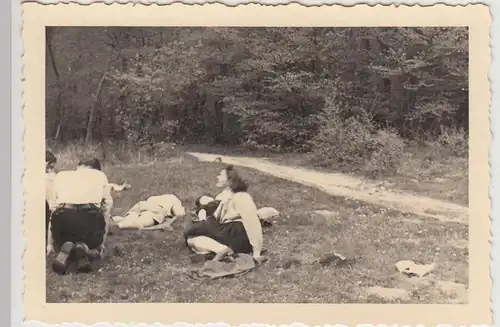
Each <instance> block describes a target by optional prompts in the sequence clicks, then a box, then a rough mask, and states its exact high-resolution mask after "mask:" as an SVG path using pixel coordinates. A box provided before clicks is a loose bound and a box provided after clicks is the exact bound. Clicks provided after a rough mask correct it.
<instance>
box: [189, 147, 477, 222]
mask: <svg viewBox="0 0 500 327" xmlns="http://www.w3.org/2000/svg"><path fill="white" fill-rule="evenodd" d="M188 154H190V155H192V156H194V157H196V158H197V159H198V160H200V161H205V162H213V161H215V159H216V158H217V157H220V158H221V159H222V162H224V163H227V164H233V165H236V166H243V167H248V168H252V169H255V170H259V171H262V172H264V173H268V174H270V175H273V176H276V177H280V178H283V179H287V180H290V181H294V182H297V183H301V184H303V185H307V186H312V187H316V188H319V189H321V190H322V191H324V192H326V193H329V194H332V195H336V196H344V197H349V198H352V199H356V200H360V201H364V202H367V203H372V204H376V205H378V206H384V207H387V208H391V209H395V210H398V211H402V212H410V213H413V214H416V215H419V216H423V217H429V218H434V219H438V220H441V221H445V222H457V223H461V224H465V225H467V224H468V220H469V209H468V208H467V207H464V206H461V205H458V204H454V203H449V202H445V201H441V200H437V199H432V198H429V197H425V196H419V195H413V194H410V193H407V192H402V191H389V190H383V189H382V190H381V189H379V188H378V187H377V185H376V184H375V183H373V182H370V181H367V180H363V179H360V178H355V177H352V176H349V175H345V174H339V173H323V172H317V171H314V170H309V169H305V168H298V167H290V166H284V165H278V164H275V163H271V162H269V161H267V160H265V159H258V158H250V157H233V156H223V155H217V154H205V153H196V152H188Z"/></svg>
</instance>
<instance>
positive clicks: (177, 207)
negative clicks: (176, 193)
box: [171, 203, 186, 217]
mask: <svg viewBox="0 0 500 327" xmlns="http://www.w3.org/2000/svg"><path fill="white" fill-rule="evenodd" d="M171 213H172V216H174V217H184V216H185V215H186V209H185V208H184V206H183V205H182V204H180V203H177V204H174V206H173V207H172V210H171Z"/></svg>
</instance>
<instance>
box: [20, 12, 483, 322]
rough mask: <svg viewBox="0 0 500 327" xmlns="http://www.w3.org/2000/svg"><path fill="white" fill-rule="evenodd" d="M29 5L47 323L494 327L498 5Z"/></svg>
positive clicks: (34, 202) (38, 240) (37, 238)
mask: <svg viewBox="0 0 500 327" xmlns="http://www.w3.org/2000/svg"><path fill="white" fill-rule="evenodd" d="M23 6H24V16H25V27H24V30H23V31H24V35H23V37H24V40H25V51H26V52H25V57H24V61H25V78H26V82H25V98H26V101H25V109H24V112H25V115H24V117H25V121H26V136H25V153H26V158H27V164H26V174H25V178H24V184H25V185H26V189H27V190H29V189H30V187H29V185H31V184H33V183H35V182H37V181H39V182H41V183H46V188H44V190H45V192H44V191H41V192H39V193H40V194H34V192H33V191H31V192H26V206H27V210H26V215H25V218H24V219H25V220H24V222H25V230H26V232H25V237H26V238H27V240H28V242H27V244H28V247H27V250H26V254H25V269H26V292H25V299H26V301H27V304H26V306H27V314H28V316H29V319H34V320H40V321H43V322H47V323H50V322H64V321H78V322H84V323H94V322H100V321H110V322H113V321H120V322H128V321H132V320H133V321H140V322H149V323H153V322H162V323H174V322H180V321H185V322H208V321H211V322H215V321H221V322H228V323H232V324H236V323H250V322H264V323H280V324H283V323H291V322H294V321H300V322H304V323H307V324H320V323H321V324H324V323H331V322H332V319H337V318H338V319H339V320H338V321H335V322H336V323H337V322H338V323H350V324H352V323H361V322H362V321H363V322H370V323H372V322H373V323H391V322H397V323H402V322H408V321H411V322H414V323H423V324H425V323H442V322H446V323H461V324H466V323H475V324H477V323H488V322H489V321H490V312H489V289H490V284H491V282H490V280H489V255H488V253H489V243H488V239H489V227H488V226H489V217H488V213H489V202H488V196H487V195H488V193H487V192H488V181H489V179H488V166H487V163H488V161H487V155H488V147H489V141H488V140H489V137H490V133H489V131H488V130H487V129H485V126H487V124H488V122H489V120H488V104H489V84H488V82H487V72H488V69H489V60H490V59H489V58H490V55H489V52H488V48H487V47H488V42H489V37H488V31H489V23H488V22H489V14H488V10H487V7H484V6H467V7H451V6H443V5H439V6H432V7H426V8H423V7H418V6H417V7H398V8H395V7H384V6H376V7H368V6H355V7H351V8H347V7H341V6H336V7H325V9H326V11H325V12H330V13H331V16H329V15H326V14H325V15H319V16H314V15H313V14H312V13H313V12H315V10H317V9H315V8H306V7H302V6H298V5H290V6H287V7H282V8H280V10H282V11H281V13H282V16H278V17H277V16H273V14H272V13H276V10H277V8H274V7H256V6H248V7H246V9H245V10H244V11H243V10H241V9H239V8H240V7H236V8H229V7H225V6H222V5H204V6H201V7H189V6H185V5H180V4H177V5H171V6H165V7H157V8H156V9H157V10H160V11H164V12H165V13H167V14H166V15H172V16H169V17H171V18H172V19H171V20H170V21H169V23H168V25H166V24H165V20H164V18H162V17H160V16H159V15H158V14H152V13H153V12H152V11H151V10H150V9H148V8H149V7H146V6H139V7H134V8H132V7H130V6H126V5H112V6H101V5H91V6H89V7H83V6H78V5H74V4H71V5H57V6H47V7H45V6H40V5H38V4H35V3H26V4H24V5H23ZM327 8H328V9H327ZM172 10H173V11H175V10H177V11H178V12H179V13H184V14H188V13H189V14H190V15H191V16H192V17H191V18H190V19H187V18H186V19H184V20H182V19H179V18H177V19H175V18H174V16H173V14H172ZM36 12H40V13H43V15H42V16H41V17H44V18H43V19H42V20H41V21H40V20H38V21H36V22H35V21H34V20H32V19H29V17H35V16H34V15H35V13H36ZM63 12H64V13H66V12H67V13H70V12H72V13H74V14H78V16H79V17H80V18H78V19H75V20H73V21H71V22H70V21H69V20H67V19H66V18H64V15H62V13H63ZM437 12H449V13H450V15H448V16H447V17H449V18H447V19H438V16H437V14H436V13H437ZM106 13H107V15H106ZM111 13H113V15H111ZM141 13H142V14H143V15H145V14H146V13H147V14H148V15H149V14H151V15H150V16H148V17H149V19H148V20H145V19H144V18H143V17H144V16H141ZM216 13H217V14H216ZM306 13H307V16H305V17H310V19H311V21H310V22H307V23H306V22H303V23H301V26H297V24H296V23H294V22H293V19H292V17H296V15H305V14H306ZM339 13H343V15H344V16H345V15H347V14H349V15H351V17H353V16H352V15H355V16H356V19H355V22H354V21H349V24H347V23H346V21H345V19H344V18H342V14H339ZM369 13H371V14H370V15H369ZM376 14H378V16H377V15H376ZM127 15H128V16H127ZM157 15H158V16H157ZM213 15H217V18H215V16H213ZM294 15H295V16H294ZM364 15H366V16H364ZM127 17H128V20H127V19H126V18H127ZM175 17H179V16H175ZM183 17H186V16H183ZM194 17H203V19H200V20H196V19H195V18H194ZM207 17H210V19H208V18H207ZM236 17H239V20H235V19H236ZM312 17H316V18H312ZM374 17H378V18H374ZM381 17H386V20H385V21H384V20H381V19H380V18H381ZM389 17H390V19H389ZM362 18H363V19H362ZM141 19H143V20H144V21H141ZM207 19H208V21H207ZM132 21H133V23H132ZM127 22H128V23H127ZM388 22H390V24H388ZM479 49H481V50H482V51H478V50H479ZM37 51H43V52H44V53H45V56H44V57H43V58H38V57H37V56H34V55H33V52H37ZM43 85H45V86H43ZM40 90H44V92H41V91H40ZM28 99H32V100H31V101H29V100H28ZM35 103H36V105H34V104H35ZM37 106H38V107H40V108H43V107H44V108H45V110H42V109H39V108H37ZM472 108H474V109H472ZM40 119H41V120H40ZM37 122H39V123H41V124H42V125H41V126H45V127H44V128H39V125H38V124H35V123H37ZM42 139H43V140H44V141H43V144H42V143H41V142H42V141H41V140H42ZM43 149H45V152H46V171H45V175H42V170H41V168H40V166H43V163H42V152H43V151H44V150H43ZM35 167H39V168H35ZM44 176H45V177H44ZM33 185H34V184H33ZM31 189H33V188H31ZM40 190H41V189H40ZM43 198H45V206H46V219H45V224H46V226H45V229H46V231H45V232H43V227H41V225H42V223H41V220H40V219H38V218H36V217H39V216H40V214H39V211H40V210H42V205H43V200H44V199H43ZM30 243H31V244H35V245H34V247H33V245H31V247H30V246H29V244H30ZM37 245H40V246H39V249H38V250H37V247H38V246H37ZM42 248H43V249H45V251H42V250H41V249H42ZM35 262H36V264H35ZM42 268H43V269H42ZM28 302H30V303H28ZM61 303H67V304H66V305H69V307H68V308H75V310H77V311H72V309H71V310H69V311H65V312H59V310H58V309H57V308H58V307H59V306H60V305H61ZM68 303H69V304H68ZM104 303H107V304H106V306H109V305H111V307H109V308H115V306H116V310H117V311H121V312H123V311H126V313H125V317H124V316H123V315H121V316H114V314H113V311H114V309H113V310H105V309H101V306H102V305H103V304H104ZM110 303H112V304H110ZM132 303H133V304H134V305H133V306H132V307H130V309H125V307H124V306H127V308H128V306H129V305H132ZM186 303H191V305H196V308H197V309H196V310H198V308H199V310H198V311H199V312H200V313H202V316H203V312H204V310H209V311H210V312H214V311H213V309H210V308H215V307H214V306H217V308H220V309H221V310H224V311H227V310H230V311H232V312H234V314H235V315H234V318H233V317H231V315H229V316H226V315H215V316H214V315H213V313H212V314H211V315H209V316H205V317H210V318H203V319H202V320H201V321H200V320H192V319H195V317H191V316H190V315H189V314H186V315H183V313H182V312H184V310H186V311H185V312H186V313H187V312H188V311H189V309H187V308H186V309H185V307H184V306H185V304H186ZM373 304H383V305H384V307H385V308H387V311H386V313H387V314H386V315H384V316H381V317H377V314H378V312H379V311H380V309H376V307H374V306H373ZM421 304H425V305H426V306H425V307H427V308H428V309H430V310H431V311H432V310H435V314H433V316H432V317H431V316H430V315H424V314H423V307H422V306H417V305H421ZM137 306H140V307H137ZM159 306H161V307H162V308H163V307H164V308H165V309H159V308H160V307H159ZM277 306H279V308H281V309H280V311H283V312H281V313H279V312H276V310H275V309H273V308H277ZM120 307H122V309H119V308H120ZM77 308H79V309H77ZM91 308H92V309H91ZM102 308H104V307H102ZM139 308H140V309H139ZM154 308H156V309H154ZM230 308H233V309H230ZM53 310H57V312H58V313H57V314H56V315H55V316H54V314H50V312H56V311H53ZM87 310H91V311H92V312H93V315H90V316H88V317H86V316H84V315H83V312H86V311H87ZM151 310H152V311H151ZM156 310H159V311H158V312H160V313H161V311H162V310H169V311H171V312H172V315H169V316H168V317H162V316H161V315H158V316H156V314H155V313H154V312H156ZM218 310H219V309H216V310H215V312H217V311H218ZM239 310H242V312H245V314H242V315H239V314H237V312H238V311H239ZM421 310H422V311H421ZM285 311H286V312H288V313H287V314H285V313H284V312H285ZM320 311H321V312H326V311H328V312H332V314H327V315H326V316H325V318H321V317H319V315H318V313H319V312H320ZM78 312H80V313H78ZM89 312H90V311H89ZM207 312H208V311H207ZM256 312H262V313H265V312H268V313H269V318H267V316H266V320H265V321H264V320H262V319H259V320H258V321H255V320H254V319H255V316H252V314H254V313H256ZM354 312H358V313H357V314H355V313H354ZM359 312H366V315H364V316H365V317H368V318H369V319H368V321H367V320H365V319H363V320H360V319H361V317H359ZM323 316H324V315H323ZM434 317H436V318H434ZM206 319H208V320H206Z"/></svg>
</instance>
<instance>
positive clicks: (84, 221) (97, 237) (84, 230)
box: [51, 205, 106, 249]
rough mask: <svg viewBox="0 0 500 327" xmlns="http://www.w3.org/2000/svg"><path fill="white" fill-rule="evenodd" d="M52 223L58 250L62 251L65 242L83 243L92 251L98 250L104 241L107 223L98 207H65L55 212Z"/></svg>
mask: <svg viewBox="0 0 500 327" xmlns="http://www.w3.org/2000/svg"><path fill="white" fill-rule="evenodd" d="M51 221H52V223H51V232H52V239H53V241H54V247H55V248H56V249H60V248H61V246H62V245H63V244H64V243H65V242H72V243H78V242H81V243H85V244H87V246H88V247H89V248H90V249H96V248H98V247H99V246H100V245H102V243H103V241H104V234H105V228H106V222H105V220H104V215H103V213H102V211H101V210H100V208H98V207H96V206H93V205H82V206H80V207H78V206H77V207H64V206H63V207H60V208H57V209H55V210H54V212H53V213H52V218H51Z"/></svg>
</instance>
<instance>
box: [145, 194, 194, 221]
mask: <svg viewBox="0 0 500 327" xmlns="http://www.w3.org/2000/svg"><path fill="white" fill-rule="evenodd" d="M146 203H147V207H148V209H149V208H151V209H152V208H155V207H161V208H162V210H161V211H162V212H163V218H164V217H166V216H168V215H170V214H172V215H174V216H184V215H185V214H186V211H185V209H184V207H183V206H182V202H181V200H179V198H178V197H176V196H175V195H173V194H163V195H153V196H151V197H149V198H148V199H147V200H146ZM160 223H161V222H160Z"/></svg>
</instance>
